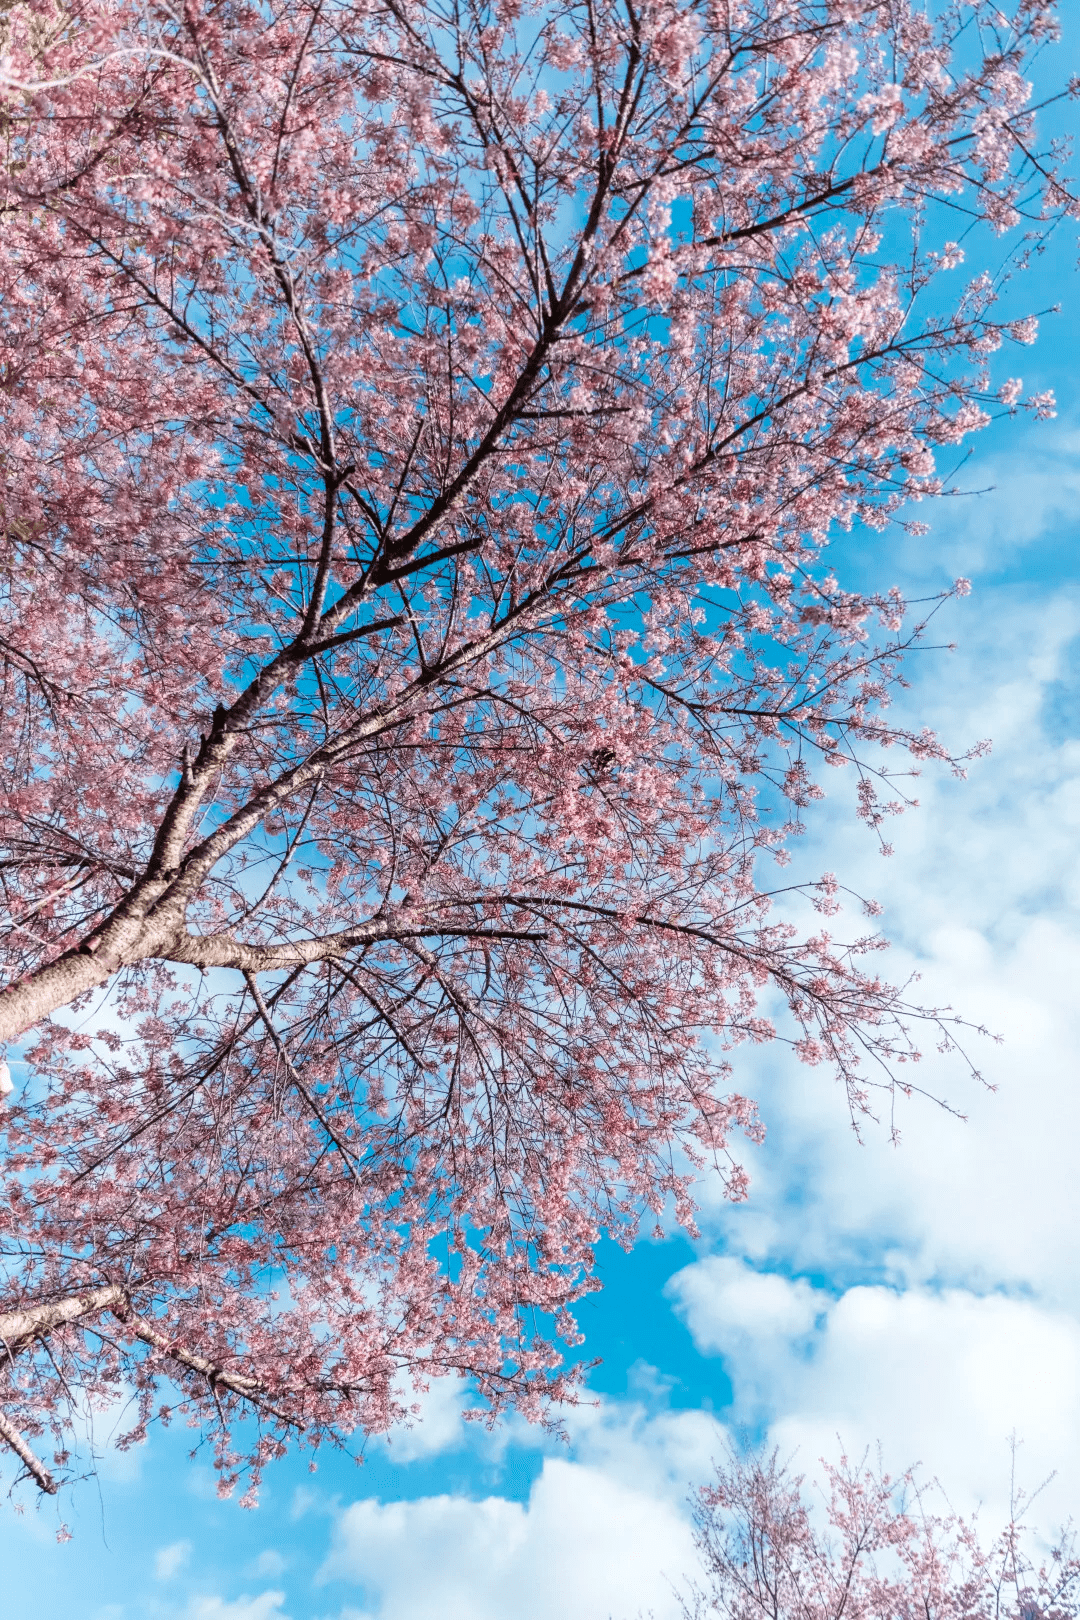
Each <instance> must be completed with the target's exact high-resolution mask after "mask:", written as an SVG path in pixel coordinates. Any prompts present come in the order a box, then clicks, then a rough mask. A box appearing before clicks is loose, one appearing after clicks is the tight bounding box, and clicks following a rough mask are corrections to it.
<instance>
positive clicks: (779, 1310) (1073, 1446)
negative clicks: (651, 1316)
mask: <svg viewBox="0 0 1080 1620" xmlns="http://www.w3.org/2000/svg"><path fill="white" fill-rule="evenodd" d="M740 1271H741V1272H742V1273H743V1275H742V1277H741V1278H740V1277H739V1276H738V1275H737V1274H738V1273H739V1272H740ZM766 1285H767V1286H766ZM669 1293H670V1294H671V1296H672V1297H673V1298H674V1299H675V1300H676V1302H677V1309H678V1310H679V1312H680V1314H681V1315H682V1316H683V1317H684V1319H685V1321H686V1323H687V1325H688V1327H689V1328H690V1330H691V1332H692V1333H693V1335H694V1339H695V1342H696V1343H697V1344H698V1345H699V1347H700V1348H701V1349H703V1350H705V1351H712V1352H714V1353H720V1354H722V1355H723V1357H724V1361H725V1366H726V1369H727V1371H728V1373H729V1376H730V1377H731V1379H732V1382H733V1384H734V1388H735V1397H736V1414H735V1415H736V1416H737V1417H740V1418H745V1419H748V1420H754V1419H756V1418H758V1417H759V1416H760V1413H761V1409H762V1406H763V1405H764V1406H765V1407H766V1408H767V1414H768V1418H769V1420H771V1426H770V1435H771V1439H772V1440H773V1441H774V1442H775V1443H777V1444H779V1445H780V1447H781V1449H782V1450H783V1451H785V1452H786V1451H788V1450H790V1449H793V1448H797V1449H798V1453H799V1460H800V1465H801V1466H804V1467H809V1468H811V1469H812V1468H813V1466H814V1464H815V1462H816V1459H817V1458H818V1457H820V1456H822V1455H829V1454H834V1453H835V1451H836V1449H837V1436H839V1437H840V1440H841V1441H842V1442H843V1443H844V1445H846V1446H847V1447H849V1448H850V1449H851V1450H853V1451H861V1450H862V1448H863V1447H865V1446H866V1445H870V1444H873V1443H874V1442H875V1441H877V1440H880V1441H881V1443H882V1446H883V1448H884V1453H885V1457H886V1460H887V1462H888V1464H889V1466H891V1467H893V1468H897V1467H904V1466H907V1465H908V1464H911V1463H915V1462H921V1463H922V1464H923V1465H924V1466H925V1467H926V1468H927V1469H929V1470H930V1471H931V1472H933V1473H937V1474H938V1475H939V1476H940V1477H941V1479H942V1481H943V1483H944V1484H945V1485H946V1487H947V1489H948V1490H949V1493H950V1495H951V1496H952V1497H953V1499H954V1500H955V1501H956V1502H957V1504H958V1505H961V1504H963V1505H965V1506H968V1507H971V1506H973V1505H974V1504H975V1503H976V1502H978V1501H980V1500H985V1501H986V1502H987V1504H988V1507H989V1509H990V1517H991V1518H993V1517H994V1516H995V1515H996V1516H997V1518H998V1519H1001V1518H1003V1516H1004V1514H1005V1511H1006V1508H1007V1497H1008V1469H1009V1455H1008V1436H1009V1435H1010V1433H1013V1432H1015V1433H1016V1434H1017V1435H1018V1436H1019V1437H1020V1438H1021V1439H1022V1441H1023V1450H1022V1456H1021V1472H1022V1475H1023V1477H1024V1479H1025V1480H1026V1481H1027V1483H1028V1484H1029V1485H1032V1486H1033V1485H1036V1484H1038V1483H1040V1482H1041V1481H1042V1480H1043V1479H1044V1478H1045V1476H1046V1475H1047V1474H1048V1473H1050V1472H1052V1471H1053V1470H1055V1469H1057V1470H1058V1471H1059V1478H1058V1480H1057V1481H1056V1482H1055V1484H1054V1486H1053V1487H1051V1488H1050V1489H1049V1490H1048V1492H1047V1495H1046V1497H1045V1499H1044V1507H1045V1510H1046V1512H1047V1513H1049V1514H1050V1515H1051V1516H1052V1515H1054V1514H1056V1515H1057V1516H1058V1517H1059V1518H1064V1517H1065V1516H1067V1514H1068V1513H1069V1511H1070V1510H1071V1507H1072V1505H1073V1504H1074V1503H1075V1502H1076V1501H1077V1500H1078V1499H1080V1322H1078V1321H1077V1320H1076V1318H1075V1317H1074V1316H1072V1315H1070V1314H1068V1313H1066V1312H1063V1311H1054V1310H1051V1309H1048V1308H1046V1307H1045V1306H1042V1305H1040V1304H1038V1303H1037V1302H1036V1301H1034V1300H1032V1299H1023V1298H1010V1297H1007V1296H1005V1295H1002V1294H990V1295H984V1296H979V1295H976V1294H973V1293H971V1292H968V1291H965V1290H962V1289H949V1290H944V1291H941V1292H931V1291H930V1290H927V1289H921V1288H909V1289H906V1290H903V1291H900V1290H896V1289H892V1288H886V1287H882V1286H880V1285H877V1286H857V1287H854V1288H850V1289H848V1290H846V1291H845V1292H844V1293H842V1294H841V1295H840V1296H839V1297H838V1298H836V1297H833V1296H831V1295H830V1294H829V1293H827V1292H826V1291H825V1290H823V1289H813V1290H811V1289H808V1287H807V1284H806V1282H805V1281H804V1280H801V1279H795V1280H789V1279H787V1278H784V1277H781V1276H776V1275H771V1276H769V1275H766V1276H762V1275H760V1274H757V1273H754V1272H752V1271H751V1270H750V1268H749V1267H745V1266H742V1265H741V1264H740V1262H738V1261H735V1260H724V1261H717V1260H715V1259H709V1260H705V1261H702V1262H697V1263H695V1264H694V1265H692V1266H689V1267H687V1268H686V1269H685V1270H683V1271H681V1272H679V1273H677V1275H676V1276H675V1277H674V1278H673V1279H672V1281H671V1283H670V1284H669ZM785 1293H786V1294H787V1295H788V1296H789V1302H790V1303H789V1308H788V1309H787V1310H785V1309H784V1308H783V1306H782V1304H781V1303H780V1301H781V1300H782V1296H783V1295H784V1294H785ZM766 1295H767V1297H768V1298H769V1300H770V1308H769V1309H768V1310H767V1311H761V1310H760V1309H759V1308H758V1305H757V1301H756V1298H755V1296H761V1297H765V1296H766ZM808 1295H809V1296H810V1297H809V1298H808ZM808 1322H809V1323H810V1324H811V1329H810V1331H809V1332H808V1331H807V1323H808Z"/></svg>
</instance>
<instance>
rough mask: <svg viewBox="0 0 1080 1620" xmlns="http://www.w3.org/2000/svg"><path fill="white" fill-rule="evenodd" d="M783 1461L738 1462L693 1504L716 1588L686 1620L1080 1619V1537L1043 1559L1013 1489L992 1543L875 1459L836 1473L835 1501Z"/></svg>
mask: <svg viewBox="0 0 1080 1620" xmlns="http://www.w3.org/2000/svg"><path fill="white" fill-rule="evenodd" d="M803 1483H804V1482H803V1479H802V1478H801V1477H796V1476H795V1475H793V1474H792V1473H791V1472H790V1470H789V1469H788V1468H786V1467H784V1466H783V1465H782V1464H781V1463H780V1462H779V1460H778V1458H777V1455H776V1453H775V1452H774V1453H773V1454H772V1456H764V1455H761V1454H757V1455H754V1454H751V1455H749V1456H739V1455H737V1454H735V1453H732V1454H731V1455H730V1456H729V1457H728V1458H727V1459H726V1460H725V1462H724V1463H723V1464H722V1465H721V1466H720V1467H718V1468H717V1470H716V1478H715V1481H714V1483H713V1484H711V1485H707V1486H704V1487H703V1488H702V1489H701V1490H700V1491H699V1492H698V1493H697V1496H696V1498H695V1500H694V1520H695V1526H696V1535H695V1541H696V1544H697V1549H698V1553H699V1554H700V1557H701V1565H702V1574H703V1576H704V1581H703V1582H701V1581H699V1582H692V1583H691V1584H690V1585H689V1586H688V1587H686V1588H685V1589H684V1592H683V1595H682V1600H681V1607H682V1612H683V1615H684V1616H685V1617H686V1620H705V1617H706V1616H710V1615H722V1616H724V1617H725V1620H841V1617H847V1620H885V1617H889V1620H916V1616H917V1617H918V1620H1075V1616H1076V1615H1077V1614H1080V1557H1078V1556H1077V1548H1076V1538H1075V1536H1074V1535H1073V1534H1072V1532H1071V1530H1069V1529H1068V1528H1066V1530H1065V1531H1064V1532H1063V1533H1062V1535H1061V1536H1060V1537H1059V1539H1058V1541H1057V1544H1056V1545H1054V1546H1052V1547H1049V1548H1048V1549H1047V1553H1046V1556H1045V1557H1044V1559H1043V1560H1042V1561H1041V1562H1039V1563H1036V1562H1035V1560H1034V1558H1033V1557H1032V1553H1031V1546H1032V1537H1031V1536H1030V1535H1029V1533H1028V1532H1027V1530H1026V1529H1025V1526H1024V1524H1023V1522H1022V1521H1023V1516H1024V1514H1025V1511H1026V1510H1027V1509H1028V1508H1030V1505H1031V1500H1032V1499H1031V1498H1030V1497H1024V1496H1023V1495H1021V1494H1019V1493H1016V1492H1015V1491H1014V1494H1013V1501H1012V1512H1011V1516H1010V1520H1009V1523H1008V1525H1007V1526H1006V1527H1005V1529H1004V1530H1003V1531H1002V1532H1001V1533H1000V1534H999V1535H998V1536H997V1537H996V1538H994V1539H993V1541H991V1542H990V1543H987V1542H985V1541H984V1540H982V1539H981V1538H980V1536H979V1532H978V1524H977V1522H976V1521H975V1520H974V1519H967V1520H965V1519H964V1518H963V1517H961V1516H960V1515H959V1514H957V1513H955V1512H954V1511H953V1510H952V1509H951V1508H949V1506H948V1504H947V1502H945V1501H944V1498H943V1495H942V1492H941V1490H940V1487H938V1486H937V1485H934V1486H927V1485H920V1483H919V1481H918V1480H917V1478H916V1476H915V1475H914V1474H912V1473H908V1474H905V1475H904V1476H902V1477H901V1478H899V1479H891V1478H890V1477H889V1476H888V1475H887V1474H885V1473H883V1472H882V1470H881V1469H880V1468H874V1467H872V1466H871V1465H870V1464H869V1463H868V1461H867V1459H865V1458H864V1459H863V1461H862V1462H861V1463H860V1464H853V1463H851V1462H849V1461H848V1460H847V1459H846V1458H844V1459H842V1460H841V1462H840V1464H839V1466H837V1467H829V1466H826V1467H825V1486H826V1494H824V1495H823V1496H822V1497H821V1499H820V1500H818V1501H815V1500H814V1499H813V1498H811V1499H810V1501H809V1502H808V1501H807V1498H806V1497H805V1495H804V1494H803V1490H802V1486H803Z"/></svg>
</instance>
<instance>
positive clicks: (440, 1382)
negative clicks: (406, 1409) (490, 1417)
mask: <svg viewBox="0 0 1080 1620" xmlns="http://www.w3.org/2000/svg"><path fill="white" fill-rule="evenodd" d="M468 1396H469V1386H468V1385H467V1384H466V1383H465V1382H464V1380H463V1379H461V1378H456V1377H451V1378H433V1379H432V1380H431V1383H430V1384H429V1385H428V1388H427V1389H426V1390H424V1391H423V1392H422V1393H421V1394H419V1395H414V1396H413V1398H412V1400H411V1401H410V1403H409V1404H410V1405H415V1406H416V1407H418V1409H419V1410H418V1411H417V1412H416V1413H415V1414H414V1416H413V1417H412V1418H410V1420H409V1421H408V1422H407V1423H397V1424H395V1425H394V1427H393V1428H392V1429H391V1430H390V1431H389V1433H388V1434H387V1435H386V1436H385V1437H383V1438H381V1439H379V1440H378V1441H377V1442H376V1444H378V1445H381V1446H385V1447H386V1449H387V1451H388V1452H389V1454H390V1456H391V1457H392V1458H393V1460H394V1462H396V1463H408V1462H415V1461H416V1460H417V1459H418V1458H421V1457H431V1456H434V1455H435V1454H436V1453H438V1452H446V1451H452V1450H456V1449H457V1448H458V1447H459V1446H461V1445H462V1444H464V1443H465V1440H466V1438H467V1436H468V1434H469V1431H470V1430H471V1429H472V1425H471V1424H466V1422H465V1420H464V1418H463V1417H462V1415H461V1413H462V1408H463V1407H465V1406H467V1405H468V1404H469V1399H468Z"/></svg>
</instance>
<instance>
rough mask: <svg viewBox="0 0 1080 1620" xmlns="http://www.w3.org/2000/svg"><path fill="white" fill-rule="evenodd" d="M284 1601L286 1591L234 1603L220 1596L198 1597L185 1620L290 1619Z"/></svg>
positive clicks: (189, 1607)
mask: <svg viewBox="0 0 1080 1620" xmlns="http://www.w3.org/2000/svg"><path fill="white" fill-rule="evenodd" d="M284 1601H285V1594H284V1592H263V1593H261V1594H260V1595H259V1596H258V1597H254V1598H249V1597H241V1598H236V1599H235V1601H234V1602H232V1603H228V1602H226V1601H225V1599H224V1598H220V1597H197V1598H193V1599H192V1600H191V1603H190V1604H189V1605H188V1609H187V1613H186V1616H185V1620H288V1615H286V1614H284V1613H282V1611H281V1605H282V1604H283V1603H284Z"/></svg>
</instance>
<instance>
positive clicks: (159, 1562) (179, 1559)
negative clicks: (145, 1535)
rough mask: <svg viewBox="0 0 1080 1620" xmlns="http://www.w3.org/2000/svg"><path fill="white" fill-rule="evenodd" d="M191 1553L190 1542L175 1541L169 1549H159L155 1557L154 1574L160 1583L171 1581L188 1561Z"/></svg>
mask: <svg viewBox="0 0 1080 1620" xmlns="http://www.w3.org/2000/svg"><path fill="white" fill-rule="evenodd" d="M190 1553H191V1542H190V1541H173V1542H171V1543H170V1544H169V1546H167V1547H159V1548H158V1550H157V1553H156V1554H155V1556H154V1574H155V1575H156V1577H157V1579H158V1580H159V1581H171V1580H172V1578H173V1576H174V1575H176V1574H178V1573H179V1571H180V1570H181V1569H183V1567H184V1565H185V1564H186V1563H187V1561H188V1557H189V1556H190Z"/></svg>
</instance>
